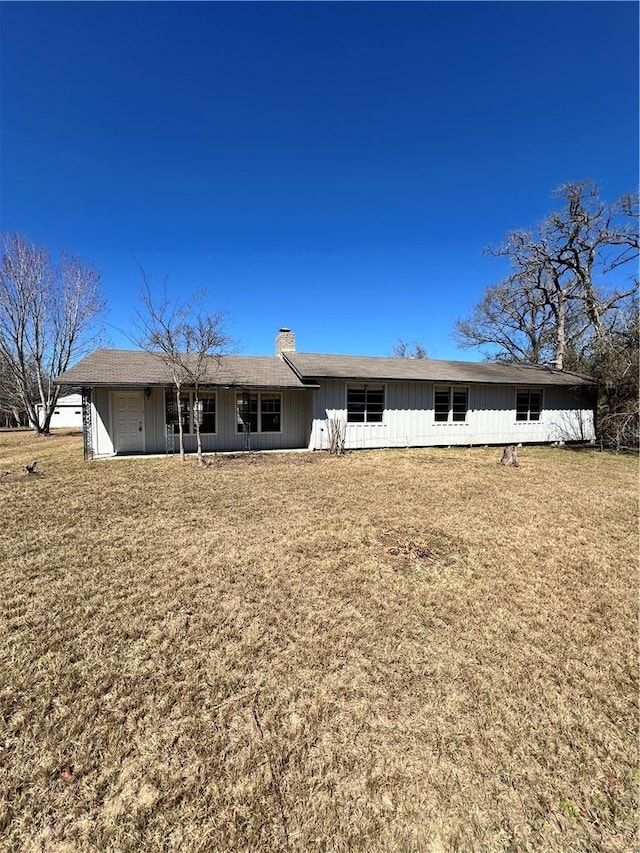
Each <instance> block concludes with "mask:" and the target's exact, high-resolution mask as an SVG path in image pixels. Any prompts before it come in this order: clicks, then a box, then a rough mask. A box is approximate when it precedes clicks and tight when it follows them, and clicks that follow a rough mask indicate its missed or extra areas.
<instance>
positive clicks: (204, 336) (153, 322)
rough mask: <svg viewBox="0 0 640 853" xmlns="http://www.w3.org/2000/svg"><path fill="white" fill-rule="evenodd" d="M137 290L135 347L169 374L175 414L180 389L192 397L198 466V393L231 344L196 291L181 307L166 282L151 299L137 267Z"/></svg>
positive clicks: (180, 433) (181, 439)
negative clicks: (168, 292)
mask: <svg viewBox="0 0 640 853" xmlns="http://www.w3.org/2000/svg"><path fill="white" fill-rule="evenodd" d="M140 271H141V275H142V289H141V292H140V304H141V307H140V309H139V310H138V311H137V312H136V321H135V325H136V328H137V336H136V343H137V345H138V346H140V347H141V348H142V349H144V350H146V351H147V352H150V353H152V354H153V355H155V356H156V357H157V358H159V359H160V360H161V361H162V362H163V364H165V365H166V366H167V367H168V368H169V369H170V371H171V375H172V377H173V383H174V386H175V392H176V405H177V411H178V412H180V407H181V403H182V399H183V398H182V393H183V390H185V389H188V390H192V391H193V393H194V411H195V417H194V429H195V434H196V445H197V452H198V462H199V464H203V456H202V441H201V437H200V418H199V411H200V408H199V407H200V389H201V387H202V386H203V385H206V384H207V383H212V382H214V380H215V373H216V369H217V367H218V363H219V359H220V356H221V355H222V354H223V353H225V352H228V351H229V348H230V345H231V339H230V338H229V337H228V335H227V334H226V333H225V331H224V320H225V316H224V313H223V312H222V311H214V312H207V311H205V310H203V309H202V308H201V305H202V302H203V300H204V298H205V297H206V295H207V294H206V292H205V291H201V292H199V293H197V294H195V296H193V297H192V298H191V299H189V300H187V301H185V302H171V301H170V300H169V298H168V297H167V291H166V280H165V281H164V282H163V286H162V296H160V297H155V296H154V295H153V293H152V291H151V288H150V285H149V281H148V278H147V276H146V274H145V272H144V270H143V269H142V267H141V268H140ZM178 436H179V448H180V458H181V459H182V460H184V458H185V451H184V433H183V428H182V418H181V417H180V416H179V417H178Z"/></svg>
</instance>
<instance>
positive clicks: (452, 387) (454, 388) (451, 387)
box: [433, 382, 471, 426]
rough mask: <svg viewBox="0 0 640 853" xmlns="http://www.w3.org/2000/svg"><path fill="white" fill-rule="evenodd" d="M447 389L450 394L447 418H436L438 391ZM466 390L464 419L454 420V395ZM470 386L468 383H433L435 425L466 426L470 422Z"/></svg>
mask: <svg viewBox="0 0 640 853" xmlns="http://www.w3.org/2000/svg"><path fill="white" fill-rule="evenodd" d="M445 389H446V390H447V392H448V394H449V404H448V409H447V419H446V420H436V393H437V392H438V391H444V390H445ZM461 391H464V393H465V395H466V408H465V412H464V419H463V420H454V417H453V395H454V394H455V393H456V392H457V393H460V392H461ZM469 396H470V394H469V386H468V385H456V384H451V383H449V384H445V383H441V382H438V383H434V385H433V423H434V426H465V425H468V424H469V412H470V411H471V408H470V405H469Z"/></svg>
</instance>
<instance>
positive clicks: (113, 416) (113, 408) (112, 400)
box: [109, 389, 147, 455]
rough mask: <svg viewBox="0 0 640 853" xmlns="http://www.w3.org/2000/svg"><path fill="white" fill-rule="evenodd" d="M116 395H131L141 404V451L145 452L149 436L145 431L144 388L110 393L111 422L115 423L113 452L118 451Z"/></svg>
mask: <svg viewBox="0 0 640 853" xmlns="http://www.w3.org/2000/svg"><path fill="white" fill-rule="evenodd" d="M116 397H130V398H132V399H136V400H137V401H138V402H139V404H140V414H141V418H140V422H141V424H142V430H140V432H141V433H142V448H141V449H140V453H145V452H146V449H147V436H146V432H145V424H144V395H143V393H142V390H139V391H138V390H133V391H130V390H128V389H126V390H123V391H111V393H110V395H109V402H110V405H111V423H112V424H113V452H114V454H116V455H117V453H118V450H119V449H118V445H117V440H118V430H117V405H116ZM124 452H125V453H128V452H131V453H136V451H126V450H125V451H124Z"/></svg>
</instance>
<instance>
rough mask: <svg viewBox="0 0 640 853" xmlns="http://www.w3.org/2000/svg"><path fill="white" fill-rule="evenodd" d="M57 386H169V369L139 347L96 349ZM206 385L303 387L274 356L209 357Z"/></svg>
mask: <svg viewBox="0 0 640 853" xmlns="http://www.w3.org/2000/svg"><path fill="white" fill-rule="evenodd" d="M56 381H57V382H58V383H59V384H61V385H170V384H171V383H172V377H171V371H170V370H169V368H168V367H167V366H166V365H165V364H164V363H163V362H162V361H161V359H160V358H158V357H157V356H154V355H152V354H151V353H148V352H143V351H140V350H118V349H98V350H95V352H92V353H91V354H90V355H88V356H87V357H86V358H83V359H82V361H79V362H78V364H76V365H75V366H74V367H72V368H70V369H69V370H67V371H65V372H64V373H62V374H60V376H58V377H57V379H56ZM206 384H210V385H238V386H244V387H251V388H304V387H307V386H305V384H304V383H303V382H301V380H300V379H299V378H298V377H297V376H296V374H295V373H294V371H293V370H291V368H290V367H287V365H286V364H285V363H284V362H283V361H282V359H280V358H277V357H276V356H244V355H225V356H222V357H221V358H220V359H217V358H211V359H210V369H209V374H208V376H207V380H206Z"/></svg>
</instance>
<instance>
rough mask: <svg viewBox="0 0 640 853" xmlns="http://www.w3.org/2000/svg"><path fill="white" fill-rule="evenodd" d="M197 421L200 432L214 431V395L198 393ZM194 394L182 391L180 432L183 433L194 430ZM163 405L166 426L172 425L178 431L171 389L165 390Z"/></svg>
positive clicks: (175, 407) (187, 433)
mask: <svg viewBox="0 0 640 853" xmlns="http://www.w3.org/2000/svg"><path fill="white" fill-rule="evenodd" d="M198 396H199V397H200V399H199V400H198V412H197V417H198V422H199V424H200V432H201V433H205V432H206V433H214V432H215V431H216V395H215V394H212V393H203V394H201V395H198ZM194 397H195V394H194V393H193V391H183V392H182V395H181V399H180V415H181V418H182V432H183V433H184V434H185V435H189V434H190V433H194V432H195V422H194V421H195V417H196V412H195V400H194ZM165 407H166V418H167V426H169V425H173V427H174V429H175V431H176V432H178V417H177V405H176V392H175V389H173V388H172V389H171V390H168V389H167V391H166V392H165Z"/></svg>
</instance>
